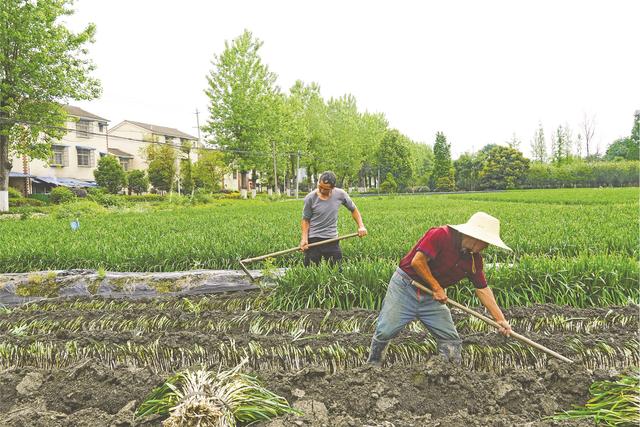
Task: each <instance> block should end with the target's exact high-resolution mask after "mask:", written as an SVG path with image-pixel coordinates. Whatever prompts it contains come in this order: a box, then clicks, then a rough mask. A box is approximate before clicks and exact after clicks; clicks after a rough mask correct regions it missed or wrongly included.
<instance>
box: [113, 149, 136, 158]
mask: <svg viewBox="0 0 640 427" xmlns="http://www.w3.org/2000/svg"><path fill="white" fill-rule="evenodd" d="M107 151H109V154H113V155H114V156H116V157H122V158H124V159H133V156H132V155H131V154H129V153H127V152H126V151H122V150H118V149H117V148H109V149H108V150H107Z"/></svg>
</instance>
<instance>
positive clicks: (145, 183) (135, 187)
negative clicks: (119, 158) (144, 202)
mask: <svg viewBox="0 0 640 427" xmlns="http://www.w3.org/2000/svg"><path fill="white" fill-rule="evenodd" d="M127 187H128V188H129V194H131V193H136V194H142V193H146V192H147V190H148V189H149V178H148V177H147V173H146V172H145V171H143V170H132V171H129V172H128V173H127Z"/></svg>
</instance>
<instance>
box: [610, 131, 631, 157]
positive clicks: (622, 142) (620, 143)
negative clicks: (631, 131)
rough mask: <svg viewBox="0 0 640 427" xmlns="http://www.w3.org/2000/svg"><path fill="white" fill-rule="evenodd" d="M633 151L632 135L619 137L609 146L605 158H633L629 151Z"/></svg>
mask: <svg viewBox="0 0 640 427" xmlns="http://www.w3.org/2000/svg"><path fill="white" fill-rule="evenodd" d="M630 151H633V142H632V141H631V138H630V137H628V136H627V137H625V138H618V139H616V140H615V141H613V143H612V144H611V145H610V146H609V147H608V148H607V152H606V154H605V155H604V159H605V160H631V159H630V154H629V152H630Z"/></svg>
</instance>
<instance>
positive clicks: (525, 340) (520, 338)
mask: <svg viewBox="0 0 640 427" xmlns="http://www.w3.org/2000/svg"><path fill="white" fill-rule="evenodd" d="M411 284H413V286H415V287H416V288H418V289H420V290H422V291H425V292H426V293H428V294H429V295H432V296H433V291H432V290H431V289H428V288H426V287H425V286H423V285H422V284H420V283H418V282H416V281H415V280H412V281H411ZM447 304H450V305H452V306H454V307H456V308H459V309H460V310H462V311H464V312H465V313H467V314H470V315H472V316H473V317H477V318H478V319H480V320H482V321H483V322H485V323H488V324H489V325H491V326H493V327H494V328H498V329H500V328H502V326H500V324H498V322H496V321H494V320H493V319H490V318H488V317H487V316H483V315H482V314H480V313H477V312H475V311H474V310H471V309H470V308H469V307H465V306H464V305H462V304H460V303H458V302H455V301H453V300H452V299H447ZM509 336H510V337H513V338H515V339H517V340H518V341H522V342H523V343H525V344H529V345H530V346H532V347H535V348H537V349H538V350H542V351H544V352H545V353H547V354H550V355H551V356H553V357H555V358H557V359H560V360H562V361H563V362H568V363H573V360H571V359H568V358H566V357H564V356H563V355H561V354H559V353H556V352H555V351H553V350H550V349H548V348H547V347H545V346H543V345H541V344H538V343H537V342H535V341H531V340H530V339H529V338H527V337H525V336H522V335H520V334H518V333H516V332H513V331H511V333H510V334H509Z"/></svg>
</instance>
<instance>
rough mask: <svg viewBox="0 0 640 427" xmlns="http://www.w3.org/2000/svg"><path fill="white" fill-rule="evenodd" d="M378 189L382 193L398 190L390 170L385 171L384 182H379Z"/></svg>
mask: <svg viewBox="0 0 640 427" xmlns="http://www.w3.org/2000/svg"><path fill="white" fill-rule="evenodd" d="M380 191H381V192H383V193H395V192H396V191H398V184H397V183H396V180H395V179H394V178H393V175H392V174H391V172H389V173H387V176H386V178H385V179H384V182H383V183H382V184H380Z"/></svg>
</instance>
